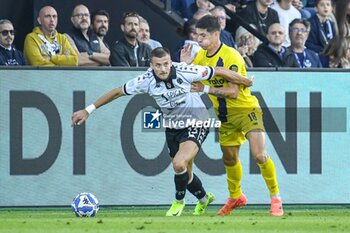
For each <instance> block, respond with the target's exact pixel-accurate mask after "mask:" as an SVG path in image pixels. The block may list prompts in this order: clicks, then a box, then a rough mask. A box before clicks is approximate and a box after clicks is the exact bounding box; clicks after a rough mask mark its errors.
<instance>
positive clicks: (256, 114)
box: [219, 108, 265, 146]
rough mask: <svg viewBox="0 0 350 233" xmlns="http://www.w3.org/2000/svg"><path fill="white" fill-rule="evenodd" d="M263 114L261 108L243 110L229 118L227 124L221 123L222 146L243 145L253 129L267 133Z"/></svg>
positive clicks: (238, 110)
mask: <svg viewBox="0 0 350 233" xmlns="http://www.w3.org/2000/svg"><path fill="white" fill-rule="evenodd" d="M262 115H263V113H262V111H261V109H260V108H250V109H249V108H244V109H243V108H242V109H237V111H236V112H235V113H234V114H233V115H231V116H229V117H228V118H227V119H228V121H227V122H224V123H221V127H220V129H219V142H220V145H221V146H238V145H242V144H243V143H244V142H245V140H246V137H245V135H246V134H247V133H248V132H250V131H252V130H253V129H262V130H264V131H265V127H264V122H263V117H262Z"/></svg>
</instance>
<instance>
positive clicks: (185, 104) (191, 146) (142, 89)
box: [72, 47, 252, 216]
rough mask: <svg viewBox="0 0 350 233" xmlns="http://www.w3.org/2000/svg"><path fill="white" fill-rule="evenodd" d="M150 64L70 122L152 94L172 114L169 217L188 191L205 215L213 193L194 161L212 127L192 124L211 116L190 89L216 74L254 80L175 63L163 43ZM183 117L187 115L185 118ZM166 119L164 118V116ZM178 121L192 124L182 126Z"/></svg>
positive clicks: (221, 70)
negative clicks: (127, 99)
mask: <svg viewBox="0 0 350 233" xmlns="http://www.w3.org/2000/svg"><path fill="white" fill-rule="evenodd" d="M150 66H151V67H150V68H149V69H148V70H147V71H146V73H144V74H143V75H140V76H138V77H136V78H134V79H132V80H130V81H128V82H127V83H125V84H124V85H122V86H120V87H117V88H115V89H113V90H111V91H109V92H108V93H106V94H105V95H103V96H102V97H100V98H99V99H98V100H97V101H96V102H94V103H93V104H91V105H89V106H87V107H86V108H85V109H82V110H79V111H77V112H74V113H73V116H72V126H76V125H81V124H82V123H83V122H84V121H86V119H87V118H88V117H89V115H90V114H91V113H92V112H93V111H94V110H95V109H97V108H99V107H101V106H103V105H105V104H107V103H109V102H110V101H112V100H115V99H117V98H119V97H121V96H124V95H133V94H142V93H148V94H149V95H150V96H152V97H153V98H154V99H155V101H156V102H157V104H158V105H159V107H160V108H161V110H162V111H163V114H164V111H165V112H166V115H167V116H172V117H173V118H172V119H171V120H169V121H167V122H168V123H169V124H168V126H166V131H165V136H166V140H167V144H168V148H169V153H170V157H171V159H172V164H173V169H174V172H175V178H174V181H175V189H176V192H175V200H174V201H173V203H172V205H171V207H170V209H169V210H168V211H167V213H166V216H180V215H181V212H182V210H183V209H184V207H185V201H184V199H185V193H186V189H187V190H188V191H189V192H190V193H192V194H193V195H194V196H195V197H196V198H197V199H198V202H197V205H196V207H195V210H194V212H193V214H194V215H202V214H203V213H204V212H205V208H206V207H207V206H208V204H210V203H211V202H213V201H214V199H215V197H214V195H213V194H211V193H207V192H206V191H205V190H204V187H203V185H202V182H201V180H200V179H199V178H198V177H197V176H196V175H195V174H194V173H193V171H192V164H193V160H194V158H195V156H196V155H197V153H198V151H199V149H200V147H201V144H202V143H203V141H204V140H205V138H206V137H207V134H208V133H209V129H208V128H207V127H204V126H203V125H200V124H196V123H194V122H200V121H205V120H207V119H208V116H209V115H208V111H207V109H206V108H205V105H204V103H203V102H202V100H201V98H200V96H199V94H198V93H196V92H191V83H192V82H195V81H201V80H209V79H210V78H211V77H213V76H214V75H221V76H223V77H226V78H227V79H228V80H230V81H231V82H234V83H237V84H243V85H245V86H251V85H252V80H250V79H247V78H244V77H243V76H241V75H239V74H237V73H236V72H234V71H231V70H229V69H226V68H223V67H216V68H213V67H209V66H198V65H187V64H185V63H175V62H172V61H171V58H170V53H169V50H168V49H166V48H163V47H158V48H156V49H154V50H153V51H152V53H151V63H150ZM181 116H189V117H190V118H191V119H189V120H190V121H186V119H183V118H182V117H181ZM163 117H164V118H166V116H164V115H163ZM179 121H184V122H191V124H189V125H186V124H178V122H179Z"/></svg>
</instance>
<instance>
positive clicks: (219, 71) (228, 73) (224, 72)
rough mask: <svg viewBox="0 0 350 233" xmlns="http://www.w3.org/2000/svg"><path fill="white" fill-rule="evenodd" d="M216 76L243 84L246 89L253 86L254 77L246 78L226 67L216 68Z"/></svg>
mask: <svg viewBox="0 0 350 233" xmlns="http://www.w3.org/2000/svg"><path fill="white" fill-rule="evenodd" d="M215 74H216V75H219V76H223V77H225V78H226V79H227V80H228V81H230V82H232V83H235V84H242V85H244V86H246V87H250V86H253V77H250V78H246V77H244V76H243V75H240V74H239V73H237V72H235V71H232V70H230V69H227V68H225V67H215Z"/></svg>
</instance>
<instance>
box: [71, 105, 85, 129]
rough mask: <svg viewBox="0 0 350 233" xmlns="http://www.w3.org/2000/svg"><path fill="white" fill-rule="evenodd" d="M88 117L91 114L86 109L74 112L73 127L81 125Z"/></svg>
mask: <svg viewBox="0 0 350 233" xmlns="http://www.w3.org/2000/svg"><path fill="white" fill-rule="evenodd" d="M88 117H89V113H88V112H87V111H86V110H85V109H82V110H79V111H77V112H74V113H73V115H72V127H74V126H76V125H81V124H82V123H84V122H85V121H86V119H87V118H88Z"/></svg>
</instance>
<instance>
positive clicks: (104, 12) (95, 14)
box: [91, 10, 109, 23]
mask: <svg viewBox="0 0 350 233" xmlns="http://www.w3.org/2000/svg"><path fill="white" fill-rule="evenodd" d="M97 15H104V16H106V17H107V19H108V21H109V14H108V12H107V11H105V10H96V11H94V12H92V14H91V22H92V23H93V22H94V21H95V18H96V16H97Z"/></svg>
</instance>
